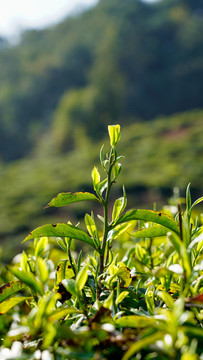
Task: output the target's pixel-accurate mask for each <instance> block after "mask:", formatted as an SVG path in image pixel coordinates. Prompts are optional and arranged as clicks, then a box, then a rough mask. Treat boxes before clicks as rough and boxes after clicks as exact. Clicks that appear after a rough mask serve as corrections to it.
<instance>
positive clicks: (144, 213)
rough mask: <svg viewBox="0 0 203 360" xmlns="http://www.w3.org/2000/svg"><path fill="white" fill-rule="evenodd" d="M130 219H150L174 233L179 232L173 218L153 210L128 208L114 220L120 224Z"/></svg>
mask: <svg viewBox="0 0 203 360" xmlns="http://www.w3.org/2000/svg"><path fill="white" fill-rule="evenodd" d="M132 220H143V221H150V222H154V223H157V224H160V225H163V226H165V227H166V228H168V229H170V230H172V231H174V232H175V233H177V234H179V233H180V232H179V227H178V224H177V223H176V221H175V220H173V219H172V218H171V217H170V216H168V215H166V214H164V213H162V212H157V211H153V210H142V209H141V210H140V209H137V210H130V211H128V212H127V213H125V214H124V215H122V216H121V217H120V218H119V219H118V220H117V221H116V222H115V225H117V224H122V223H124V222H127V221H132Z"/></svg>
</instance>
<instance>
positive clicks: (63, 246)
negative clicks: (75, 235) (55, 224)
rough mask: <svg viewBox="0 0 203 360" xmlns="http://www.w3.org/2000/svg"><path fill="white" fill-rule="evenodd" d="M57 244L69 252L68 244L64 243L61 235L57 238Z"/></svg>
mask: <svg viewBox="0 0 203 360" xmlns="http://www.w3.org/2000/svg"><path fill="white" fill-rule="evenodd" d="M56 240H57V244H58V245H59V246H60V248H61V249H62V250H63V251H64V252H65V253H66V252H67V245H66V244H65V243H64V241H63V240H62V239H61V238H60V237H59V238H57V239H56Z"/></svg>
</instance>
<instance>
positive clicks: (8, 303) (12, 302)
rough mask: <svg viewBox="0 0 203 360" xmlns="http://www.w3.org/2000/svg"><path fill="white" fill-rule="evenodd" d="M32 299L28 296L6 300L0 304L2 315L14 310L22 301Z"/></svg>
mask: <svg viewBox="0 0 203 360" xmlns="http://www.w3.org/2000/svg"><path fill="white" fill-rule="evenodd" d="M30 299H32V297H28V296H18V297H12V298H9V299H6V300H5V301H3V302H2V303H1V304H0V315H1V314H5V313H7V311H9V310H10V309H12V308H13V307H14V306H16V305H18V304H19V303H21V302H22V301H25V300H30Z"/></svg>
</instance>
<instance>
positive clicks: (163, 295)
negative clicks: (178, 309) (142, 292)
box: [157, 291, 174, 310]
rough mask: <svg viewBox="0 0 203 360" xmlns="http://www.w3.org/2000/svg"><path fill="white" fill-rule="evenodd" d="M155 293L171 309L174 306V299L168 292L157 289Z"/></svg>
mask: <svg viewBox="0 0 203 360" xmlns="http://www.w3.org/2000/svg"><path fill="white" fill-rule="evenodd" d="M157 295H158V296H159V297H160V298H161V299H162V300H163V301H164V302H165V304H166V305H167V307H168V308H169V309H171V310H173V308H174V301H173V298H172V297H171V295H170V294H168V293H167V292H165V291H159V292H158V293H157Z"/></svg>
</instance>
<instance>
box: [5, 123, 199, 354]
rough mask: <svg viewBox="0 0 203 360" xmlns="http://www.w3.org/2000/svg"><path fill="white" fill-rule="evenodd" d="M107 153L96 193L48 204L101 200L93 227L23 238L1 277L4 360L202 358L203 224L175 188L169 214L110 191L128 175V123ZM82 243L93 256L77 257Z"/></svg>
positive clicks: (88, 217)
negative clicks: (122, 150) (122, 151)
mask: <svg viewBox="0 0 203 360" xmlns="http://www.w3.org/2000/svg"><path fill="white" fill-rule="evenodd" d="M108 130H109V137H110V151H109V152H108V153H107V154H106V153H105V151H104V147H102V148H101V151H100V163H101V167H102V169H103V171H104V174H105V177H104V179H103V178H101V175H100V172H99V170H98V168H97V167H94V168H93V170H92V173H91V175H92V180H93V189H94V193H90V192H78V193H74V194H72V193H70V192H69V193H60V194H58V195H57V196H56V197H55V198H53V199H52V200H51V201H50V203H49V204H48V205H47V207H52V206H53V207H60V206H67V205H70V204H72V203H76V202H82V201H88V202H89V201H90V202H96V203H97V204H98V206H100V207H101V208H102V209H103V214H102V215H101V214H98V215H97V216H96V215H95V214H94V213H93V212H91V213H90V214H88V213H87V214H85V217H84V223H85V226H86V229H85V230H84V229H82V228H81V227H80V224H76V225H73V224H71V223H70V222H67V223H58V224H47V225H43V226H40V227H38V228H36V229H35V230H33V231H32V232H31V233H30V234H29V235H28V236H27V237H26V239H25V240H24V241H28V240H32V239H34V240H33V241H32V242H30V246H29V248H28V250H27V251H26V252H25V251H23V252H22V253H21V254H18V255H17V256H15V258H14V259H13V261H12V263H11V264H10V265H9V266H8V268H5V267H4V266H3V265H1V268H0V275H1V282H2V286H1V288H0V313H1V317H0V332H1V348H0V359H2V360H4V359H18V360H21V359H22V360H23V359H33V360H34V359H36V360H37V359H42V360H45V359H48V360H52V359H57V360H65V359H110V358H111V357H113V356H114V357H115V358H116V359H122V360H128V359H137V360H138V359H145V360H148V359H160V360H165V359H171V360H172V359H181V360H190V359H191V360H193V359H195V360H196V359H199V358H200V359H203V345H202V344H203V329H202V319H203V310H202V308H203V255H202V249H203V227H202V218H201V215H197V213H194V207H195V206H196V205H198V204H199V203H200V202H202V201H203V197H201V198H199V199H197V200H196V201H195V202H193V203H192V201H191V194H190V185H188V187H187V190H186V198H185V199H182V198H179V196H178V194H177V192H176V193H175V194H174V197H173V198H172V199H171V203H170V204H169V205H167V206H165V207H164V209H162V210H161V211H156V209H153V210H143V209H132V210H128V211H125V209H126V206H127V197H126V192H125V188H124V187H123V196H121V197H120V198H118V199H116V200H115V202H114V205H113V208H112V209H111V208H110V206H109V202H110V194H111V190H112V187H113V185H114V184H115V182H116V180H117V178H118V177H119V175H120V172H121V168H122V166H121V161H122V159H123V157H122V156H119V155H118V153H117V144H118V142H119V140H120V126H119V125H114V126H109V127H108ZM75 240H76V241H77V240H78V241H80V242H82V243H83V244H84V245H85V246H87V247H88V252H87V253H86V254H85V256H84V255H83V253H82V251H80V252H79V253H76V252H75V250H74V248H73V246H72V244H73V242H74V241H75Z"/></svg>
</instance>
